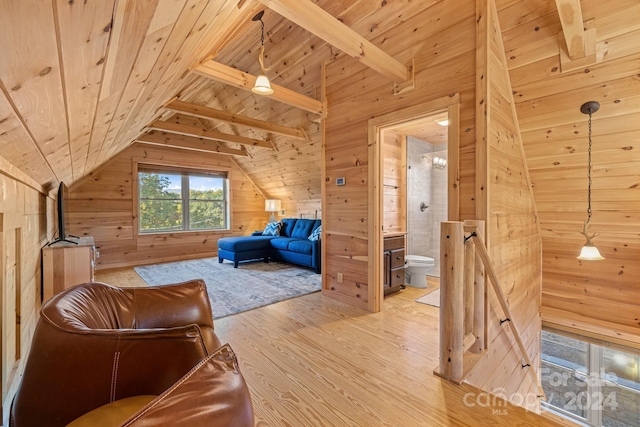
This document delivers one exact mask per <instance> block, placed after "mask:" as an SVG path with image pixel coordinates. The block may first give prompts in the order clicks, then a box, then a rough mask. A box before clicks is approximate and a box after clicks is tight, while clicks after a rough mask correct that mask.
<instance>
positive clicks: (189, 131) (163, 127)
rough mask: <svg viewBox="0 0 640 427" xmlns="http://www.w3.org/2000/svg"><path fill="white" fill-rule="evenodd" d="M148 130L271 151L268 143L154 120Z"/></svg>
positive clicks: (270, 144) (270, 145) (271, 146)
mask: <svg viewBox="0 0 640 427" xmlns="http://www.w3.org/2000/svg"><path fill="white" fill-rule="evenodd" d="M148 128H149V129H155V130H159V131H164V132H170V133H176V134H178V135H185V136H194V137H196V138H205V139H213V140H215V141H224V142H233V143H236V144H242V145H251V146H253V147H263V148H270V149H273V144H272V143H271V142H270V141H263V140H261V139H253V138H247V137H244V136H239V135H231V134H228V133H222V132H218V131H215V130H208V129H204V128H201V127H195V126H187V125H182V124H179V123H172V122H163V121H161V120H156V121H155V122H153V123H151V124H150V125H149V126H148Z"/></svg>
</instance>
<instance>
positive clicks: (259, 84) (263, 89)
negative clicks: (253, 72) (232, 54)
mask: <svg viewBox="0 0 640 427" xmlns="http://www.w3.org/2000/svg"><path fill="white" fill-rule="evenodd" d="M263 15H264V10H262V11H260V12H258V13H257V14H256V16H254V17H253V19H252V21H260V31H261V36H260V55H259V56H258V61H260V75H258V77H257V78H256V84H255V85H254V86H253V88H252V89H251V91H252V92H253V93H257V94H258V95H271V94H272V93H273V89H271V83H269V79H268V78H267V75H266V73H265V71H266V69H265V68H264V22H262V16H263Z"/></svg>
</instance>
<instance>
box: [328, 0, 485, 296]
mask: <svg viewBox="0 0 640 427" xmlns="http://www.w3.org/2000/svg"><path fill="white" fill-rule="evenodd" d="M387 13H388V12H386V11H384V8H383V10H381V11H378V12H376V14H378V15H379V16H378V18H377V19H378V21H376V22H379V24H378V26H377V27H376V34H377V36H376V37H375V38H373V39H372V41H373V42H374V43H375V44H378V45H380V46H381V47H382V48H383V49H384V50H385V51H386V52H387V53H389V54H390V55H392V56H393V57H394V58H396V59H397V60H399V61H400V62H408V61H410V60H411V59H413V60H414V71H415V89H413V90H409V91H407V92H405V93H402V94H399V95H394V94H393V93H392V88H393V84H392V82H391V81H390V80H388V79H387V78H385V77H382V76H380V75H379V74H377V73H375V72H374V71H371V70H370V69H368V68H365V67H364V66H363V65H361V64H360V63H358V62H357V61H356V60H354V59H353V58H349V57H346V56H340V57H339V58H338V59H336V60H334V61H333V62H330V63H328V64H327V68H326V93H327V103H328V115H327V118H326V137H325V147H326V148H325V163H326V169H325V173H326V180H325V182H324V186H325V195H326V200H327V205H326V206H325V211H324V212H323V220H324V225H326V228H324V230H325V232H326V247H327V252H326V263H327V264H326V269H325V270H324V274H326V280H325V289H326V290H327V293H328V294H332V295H334V296H335V297H336V298H341V299H343V300H346V301H348V302H350V303H352V304H355V305H358V306H360V307H364V308H366V307H367V300H368V296H367V295H368V285H369V284H368V275H367V267H368V263H369V261H370V260H369V259H368V245H369V244H370V241H371V240H370V236H368V229H369V224H368V220H369V219H368V218H369V209H371V208H370V206H371V205H372V204H371V201H370V200H368V192H367V191H368V188H369V186H370V185H371V183H369V182H368V181H369V165H368V145H367V141H368V140H367V138H368V120H369V119H370V118H372V117H376V116H381V115H384V114H387V113H390V112H393V111H396V110H399V109H402V108H406V107H410V106H413V105H417V104H420V103H423V102H425V101H428V100H432V99H437V98H441V97H446V96H449V95H451V94H454V93H459V94H460V128H461V129H462V132H461V135H460V170H461V176H460V194H461V196H460V198H461V200H460V213H461V218H462V219H473V218H474V217H475V202H474V199H475V156H474V145H475V131H474V127H475V124H474V120H475V112H474V108H475V3H474V2H473V1H471V0H468V1H461V2H456V3H455V4H453V3H451V2H431V1H425V2H412V3H411V5H410V7H409V6H408V5H407V7H406V9H404V10H403V14H402V20H403V22H402V24H400V23H398V22H396V21H395V20H393V19H384V18H383V17H384V16H386V14H387ZM341 176H344V177H346V182H347V185H345V186H342V187H338V186H336V185H335V178H336V177H341ZM324 225H323V226H324ZM338 272H341V273H343V277H344V280H343V283H338V282H337V280H336V273H338Z"/></svg>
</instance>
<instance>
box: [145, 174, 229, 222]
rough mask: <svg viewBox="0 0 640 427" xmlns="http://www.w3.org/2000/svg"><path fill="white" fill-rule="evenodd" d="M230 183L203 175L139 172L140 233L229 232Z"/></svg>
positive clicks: (219, 178) (221, 178)
mask: <svg viewBox="0 0 640 427" xmlns="http://www.w3.org/2000/svg"><path fill="white" fill-rule="evenodd" d="M226 182H227V180H226V178H224V177H217V176H208V175H203V174H187V173H173V172H168V173H161V172H158V173H155V172H147V171H145V172H139V173H138V183H139V187H138V202H139V230H140V232H141V233H156V232H168V231H188V230H216V229H225V228H227V212H228V206H227V203H228V201H227V197H226V190H227V184H226Z"/></svg>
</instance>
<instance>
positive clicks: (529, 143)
mask: <svg viewBox="0 0 640 427" xmlns="http://www.w3.org/2000/svg"><path fill="white" fill-rule="evenodd" d="M500 3H501V7H500V10H499V16H500V21H501V23H502V24H503V34H504V41H505V49H506V52H507V58H508V67H509V74H510V76H511V82H512V86H513V90H514V92H515V99H516V108H517V113H518V119H519V122H520V128H521V130H522V137H523V141H524V147H525V153H526V157H527V161H528V164H529V170H530V173H531V178H532V180H533V184H534V196H535V200H536V205H537V208H538V212H539V218H540V224H541V229H542V236H543V249H544V251H543V253H544V255H543V294H542V305H543V310H547V309H552V310H559V312H557V313H556V314H557V315H560V316H562V312H565V313H569V317H572V318H580V319H581V320H582V321H584V322H591V323H596V324H598V323H600V322H601V321H602V322H612V323H617V324H621V325H625V326H627V327H636V328H640V321H639V320H638V319H640V306H639V305H638V304H637V303H636V300H637V288H638V274H639V272H640V220H639V218H640V197H639V196H638V194H639V193H638V184H639V182H640V175H639V171H640V125H639V123H640V114H639V112H640V76H639V74H638V70H640V4H639V3H638V2H637V1H634V0H611V1H607V2H602V1H598V0H582V1H581V2H580V4H581V7H582V17H583V20H584V22H585V23H586V22H590V21H593V22H592V23H594V25H595V31H596V59H597V61H596V63H593V64H588V65H585V66H583V67H579V68H578V69H576V70H575V71H569V72H566V71H564V72H563V68H562V65H561V62H560V54H559V51H560V49H562V48H563V46H559V45H558V34H559V33H560V31H561V25H560V20H559V17H558V11H557V10H556V6H555V2H553V1H550V2H530V1H528V0H520V1H501V2H500ZM591 100H595V101H598V102H600V110H599V111H598V112H596V113H594V114H593V138H592V140H593V153H592V164H593V172H592V178H593V191H592V209H593V219H592V227H591V232H592V233H593V232H598V233H600V237H598V238H597V239H595V240H594V243H595V244H596V245H597V246H598V248H599V249H600V251H601V253H602V255H603V256H604V257H605V258H606V259H605V260H604V261H579V260H577V259H576V257H577V255H578V254H579V252H580V248H581V247H582V245H583V244H584V242H585V239H584V237H582V236H581V235H580V231H581V230H582V223H583V221H584V220H586V219H587V213H586V209H587V146H588V135H587V120H588V117H587V116H586V115H584V114H582V113H580V106H581V105H582V104H583V103H584V102H587V101H591ZM612 333H613V331H612ZM637 333H638V334H640V330H639V331H638V332H637Z"/></svg>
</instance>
